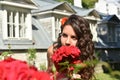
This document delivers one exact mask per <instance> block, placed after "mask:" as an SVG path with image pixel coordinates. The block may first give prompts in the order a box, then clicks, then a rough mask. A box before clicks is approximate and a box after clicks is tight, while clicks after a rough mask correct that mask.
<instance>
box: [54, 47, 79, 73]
mask: <svg viewBox="0 0 120 80" xmlns="http://www.w3.org/2000/svg"><path fill="white" fill-rule="evenodd" d="M80 54H81V51H80V50H79V49H78V48H77V47H75V46H62V47H60V48H59V49H57V50H56V51H55V53H54V54H53V55H52V60H53V62H54V64H55V67H56V69H57V71H59V70H60V69H61V68H63V67H66V66H68V65H65V66H64V64H65V62H67V64H69V65H70V64H77V63H81V61H80V60H79V56H80ZM60 63H63V65H60ZM68 69H69V70H73V69H74V68H73V67H72V65H71V66H69V67H66V69H64V70H68Z"/></svg>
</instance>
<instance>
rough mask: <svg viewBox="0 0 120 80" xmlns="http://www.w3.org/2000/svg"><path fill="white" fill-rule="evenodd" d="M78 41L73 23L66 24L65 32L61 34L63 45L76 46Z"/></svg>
mask: <svg viewBox="0 0 120 80" xmlns="http://www.w3.org/2000/svg"><path fill="white" fill-rule="evenodd" d="M77 41H78V39H77V36H76V34H75V32H74V30H73V28H72V27H71V25H66V26H64V28H63V32H62V34H61V43H62V45H66V46H71V45H72V46H76V44H77Z"/></svg>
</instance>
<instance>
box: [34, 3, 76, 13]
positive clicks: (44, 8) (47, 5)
mask: <svg viewBox="0 0 120 80" xmlns="http://www.w3.org/2000/svg"><path fill="white" fill-rule="evenodd" d="M40 4H41V3H38V7H39V9H38V10H32V13H40V12H45V11H50V10H55V9H58V10H63V11H64V10H67V11H68V12H71V13H76V12H75V10H74V9H73V8H72V7H71V6H70V5H69V3H67V2H56V3H47V2H46V3H45V2H43V4H42V5H40ZM63 7H64V8H63Z"/></svg>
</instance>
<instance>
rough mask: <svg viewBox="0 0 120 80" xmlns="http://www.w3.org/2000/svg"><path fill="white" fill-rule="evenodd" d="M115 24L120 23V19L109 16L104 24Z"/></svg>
mask: <svg viewBox="0 0 120 80" xmlns="http://www.w3.org/2000/svg"><path fill="white" fill-rule="evenodd" d="M104 21H106V22H115V23H120V20H119V18H118V17H117V16H116V15H108V16H106V17H105V18H104V19H103V22H104Z"/></svg>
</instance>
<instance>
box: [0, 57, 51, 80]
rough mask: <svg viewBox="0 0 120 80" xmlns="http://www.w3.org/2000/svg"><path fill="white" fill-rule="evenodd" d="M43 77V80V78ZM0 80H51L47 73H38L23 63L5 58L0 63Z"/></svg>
mask: <svg viewBox="0 0 120 80" xmlns="http://www.w3.org/2000/svg"><path fill="white" fill-rule="evenodd" d="M43 76H44V78H43ZM0 80H52V79H50V75H49V74H48V73H47V72H40V71H38V70H37V68H35V67H34V66H29V65H28V64H27V63H26V62H25V61H21V60H16V59H13V58H7V59H5V60H2V61H0Z"/></svg>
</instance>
